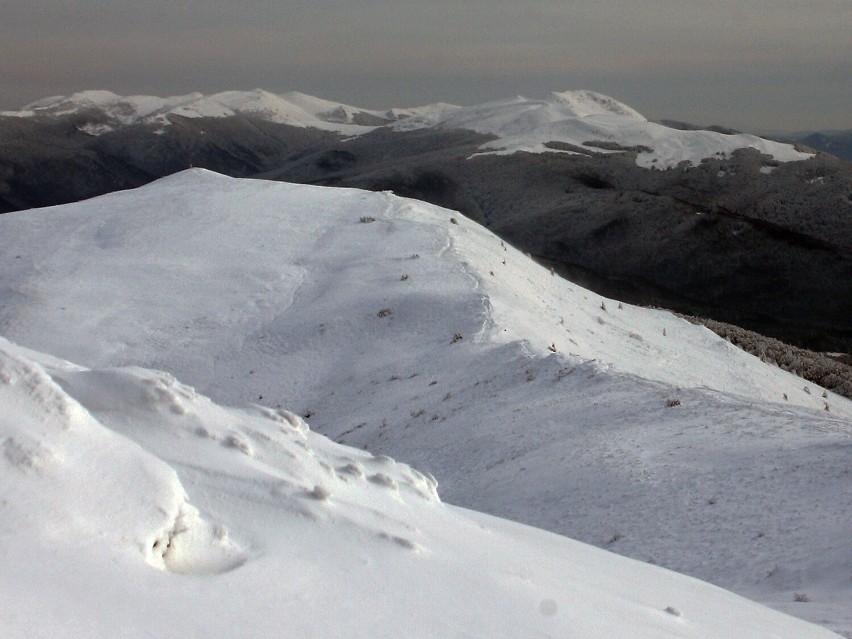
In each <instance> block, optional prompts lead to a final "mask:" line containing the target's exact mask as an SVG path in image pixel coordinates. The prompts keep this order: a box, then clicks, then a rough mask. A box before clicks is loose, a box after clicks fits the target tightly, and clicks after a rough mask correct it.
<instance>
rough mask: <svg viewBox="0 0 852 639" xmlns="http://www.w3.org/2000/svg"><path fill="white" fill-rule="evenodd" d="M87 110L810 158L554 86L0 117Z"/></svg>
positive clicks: (524, 146) (184, 103)
mask: <svg viewBox="0 0 852 639" xmlns="http://www.w3.org/2000/svg"><path fill="white" fill-rule="evenodd" d="M86 110H94V111H95V112H97V113H99V114H101V117H102V119H101V120H98V121H95V122H90V123H88V124H86V125H83V127H82V128H83V129H84V130H85V131H86V132H88V133H90V134H92V135H100V134H103V133H106V132H108V131H112V130H115V129H117V128H119V127H121V126H126V125H129V124H135V123H137V122H143V123H148V124H156V125H159V126H168V124H169V120H168V116H170V115H178V116H183V117H190V118H197V117H228V116H232V115H235V114H243V115H253V116H257V117H262V118H265V119H268V120H270V121H272V122H278V123H281V124H289V125H291V126H298V127H313V128H318V129H323V130H327V131H337V132H339V133H343V134H346V135H353V136H354V135H361V134H364V133H368V132H370V131H372V130H374V129H375V128H376V127H380V126H389V127H391V128H392V129H393V130H396V131H410V130H414V129H422V128H446V129H468V130H472V131H476V132H478V133H484V134H489V135H493V136H495V137H496V139H495V140H494V141H492V142H488V143H486V144H485V145H483V147H482V149H483V153H496V154H510V153H516V152H519V151H523V152H527V153H544V152H557V153H585V154H592V153H614V152H623V151H625V150H633V151H636V152H637V157H636V163H637V164H638V165H639V166H642V167H646V168H659V169H665V168H673V167H676V166H678V165H679V164H681V163H682V162H686V163H688V164H691V165H697V164H699V163H700V162H701V160H702V159H704V158H714V157H715V158H719V157H729V156H730V155H731V154H732V153H733V152H734V151H736V150H738V149H742V148H753V149H757V150H758V151H760V152H761V153H763V154H765V155H767V156H770V157H771V160H770V163H771V162H772V161H775V162H790V161H794V160H804V159H807V158H808V157H811V154H808V153H803V152H800V151H797V150H796V149H795V147H794V146H793V145H792V144H783V143H780V142H773V141H770V140H765V139H763V138H760V137H757V136H754V135H747V134H734V135H727V134H722V133H716V132H714V131H683V130H679V129H673V128H670V127H667V126H664V125H662V124H657V123H653V122H648V121H647V120H646V119H645V117H643V116H642V115H641V114H639V113H638V112H637V111H635V110H634V109H632V108H631V107H629V106H627V105H626V104H623V103H621V102H618V101H617V100H615V99H613V98H611V97H609V96H606V95H602V94H600V93H595V92H594V91H563V92H553V93H551V94H550V95H549V96H548V97H547V98H545V99H530V98H525V97H522V96H518V97H515V98H509V99H505V100H498V101H495V102H488V103H485V104H479V105H474V106H468V107H457V106H454V105H450V104H444V103H435V104H430V105H426V106H423V107H414V108H406V109H399V108H392V109H386V110H371V109H362V108H359V107H353V106H350V105H346V104H341V103H338V102H332V101H329V100H323V99H321V98H315V97H313V96H310V95H306V94H304V93H299V92H296V91H291V92H287V93H283V94H280V95H276V94H273V93H269V92H268V91H263V90H261V89H255V90H254V91H225V92H222V93H216V94H214V95H210V96H205V95H202V94H200V93H192V94H189V95H184V96H175V97H169V98H158V97H153V96H129V97H123V96H118V95H116V94H114V93H111V92H109V91H83V92H80V93H75V94H73V95H71V96H68V97H65V96H54V97H51V98H45V99H43V100H39V101H37V102H34V103H32V104H29V105H27V106H25V107H23V109H21V110H20V111H6V112H2V113H0V116H15V117H32V116H35V115H48V116H49V115H56V116H58V115H66V114H69V113H77V112H82V111H86ZM566 145H567V146H566ZM769 168H770V167H769V166H767V170H769Z"/></svg>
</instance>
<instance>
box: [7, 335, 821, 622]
mask: <svg viewBox="0 0 852 639" xmlns="http://www.w3.org/2000/svg"><path fill="white" fill-rule="evenodd" d="M0 441H2V442H3V443H2V455H0V513H2V518H0V540H2V543H3V548H4V552H3V553H2V558H0V562H2V570H0V602H2V609H0V629H2V634H3V636H4V637H8V638H9V639H12V638H17V637H21V638H29V637H34V636H50V637H93V636H95V637H107V636H108V637H143V636H156V637H187V636H195V637H200V636H203V637H234V636H245V637H365V638H366V637H371V638H374V637H403V636H404V637H413V638H414V637H430V638H431V637H466V638H474V637H482V638H488V639H492V638H495V637H506V638H509V637H511V638H515V637H559V638H566V637H578V638H580V637H582V638H584V639H590V638H595V637H600V638H601V639H609V638H610V637H613V636H629V637H635V638H637V639H641V638H649V639H650V638H654V639H658V638H662V637H695V638H701V639H709V638H712V637H718V638H720V639H723V638H724V639H727V638H729V637H734V636H735V637H740V638H743V639H746V638H749V637H755V638H764V637H778V638H781V637H784V638H790V639H803V638H813V639H818V638H820V637H825V638H828V637H832V636H836V635H833V634H832V633H830V632H828V631H827V630H824V629H822V628H819V627H817V626H814V625H811V624H808V623H805V622H802V621H799V620H797V619H794V618H792V617H789V616H786V615H783V614H780V613H777V612H774V611H771V610H769V609H768V608H764V607H762V606H759V605H757V604H755V603H752V602H750V601H747V600H745V599H742V598H740V597H737V596H735V595H733V594H731V593H728V592H726V591H724V590H721V589H719V588H715V587H713V586H710V585H708V584H705V583H702V582H700V581H697V580H695V579H691V578H688V577H684V576H681V575H677V574H675V573H672V572H669V571H666V570H663V569H660V568H657V567H653V566H648V565H646V564H642V563H640V562H636V561H633V560H630V559H625V558H621V557H618V556H616V555H613V554H610V553H607V552H604V551H601V550H598V549H595V548H592V547H590V546H586V545H584V544H580V543H577V542H574V541H570V540H568V539H565V538H562V537H559V536H557V535H553V534H549V533H545V532H542V531H539V530H535V529H533V528H528V527H525V526H521V525H518V524H512V523H510V522H506V521H501V520H498V519H494V518H491V517H488V516H485V515H480V514H477V513H474V512H471V511H466V510H463V509H459V508H455V507H452V506H446V505H444V504H442V503H441V502H440V500H439V498H438V495H437V492H436V490H435V488H436V486H435V482H434V480H433V479H432V478H430V477H428V476H425V475H423V474H421V473H419V472H417V471H416V470H413V469H411V468H409V467H408V466H406V465H404V464H400V463H396V462H395V461H394V460H392V459H390V458H387V457H381V456H380V457H374V456H373V455H371V454H369V453H365V452H363V451H360V450H357V449H353V448H349V447H346V446H340V445H337V444H334V443H332V442H330V441H329V440H327V439H325V438H324V437H322V436H319V435H315V434H313V433H311V432H310V431H309V430H308V428H307V427H306V425H305V423H304V422H303V421H302V420H301V419H300V418H299V417H297V416H295V415H293V414H292V413H289V412H287V411H283V410H278V411H272V410H269V409H265V408H261V407H257V406H255V407H245V408H241V409H233V408H232V409H228V408H223V407H220V406H218V405H216V404H214V403H213V402H211V401H210V400H208V399H207V398H205V397H203V396H202V395H199V394H197V393H196V392H195V391H194V390H193V389H192V388H190V387H188V386H185V385H182V384H180V383H179V382H177V381H176V380H175V379H174V378H173V377H171V376H170V375H168V374H164V373H159V372H155V371H150V370H145V369H140V368H122V369H104V370H88V369H84V368H81V367H78V366H73V365H70V364H67V363H63V362H59V361H57V360H55V359H53V358H51V357H45V356H42V355H39V354H36V353H33V352H31V351H27V350H25V349H21V348H19V347H17V346H16V345H14V344H12V343H10V342H8V341H6V340H2V339H0Z"/></svg>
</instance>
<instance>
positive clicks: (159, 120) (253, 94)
mask: <svg viewBox="0 0 852 639" xmlns="http://www.w3.org/2000/svg"><path fill="white" fill-rule="evenodd" d="M452 108H456V107H452V106H451V105H445V104H434V105H427V106H425V107H414V108H406V109H400V108H394V109H387V110H385V111H377V110H370V109H361V108H359V107H353V106H349V105H346V104H342V103H339V102H332V101H329V100H323V99H321V98H315V97H313V96H309V95H306V94H304V93H299V92H297V91H291V92H287V93H283V94H281V95H276V94H274V93H270V92H268V91H264V90H262V89H255V90H253V91H224V92H221V93H216V94H213V95H209V96H206V95H203V94H201V93H197V92H196V93H190V94H187V95H180V96H172V97H167V98H159V97H155V96H144V95H135V96H120V95H116V94H115V93H112V92H111V91H103V90H91V91H81V92H79V93H75V94H73V95H70V96H67V97H66V96H54V97H51V98H45V99H43V100H39V101H37V102H33V103H31V104H28V105H26V106H24V107H23V108H22V109H21V110H20V111H4V112H2V113H0V115H2V116H6V117H33V116H37V115H50V116H60V115H67V114H70V113H77V112H80V111H84V110H89V109H94V110H97V111H100V112H101V113H102V114H103V115H104V116H105V117H106V121H97V122H94V123H89V124H85V125H82V130H84V131H85V132H87V133H89V134H90V135H102V134H104V133H108V132H110V131H114V130H116V129H118V128H120V127H122V126H128V125H131V124H137V123H143V124H153V125H157V126H160V127H163V126H168V125H169V123H170V122H169V119H168V118H169V116H173V115H174V116H180V117H186V118H201V117H209V118H222V117H229V116H233V115H236V114H244V115H253V116H257V117H261V118H264V119H266V120H269V121H271V122H277V123H280V124H288V125H290V126H297V127H312V128H317V129H322V130H326V131H336V132H338V133H343V134H346V135H361V134H363V133H368V132H370V131H372V130H373V129H375V128H376V127H375V126H365V125H362V124H358V123H357V116H358V115H359V114H364V115H367V116H372V117H374V118H378V119H379V120H387V121H392V120H396V119H399V118H406V117H410V116H414V115H421V114H430V115H433V116H434V115H435V114H437V113H440V112H443V111H444V110H447V109H452Z"/></svg>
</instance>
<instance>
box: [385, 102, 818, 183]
mask: <svg viewBox="0 0 852 639" xmlns="http://www.w3.org/2000/svg"><path fill="white" fill-rule="evenodd" d="M392 126H394V127H395V128H397V129H411V128H416V127H424V128H425V127H446V128H461V129H471V130H474V131H477V132H479V133H485V134H491V135H495V136H497V139H496V140H494V141H492V142H488V143H487V144H485V145H484V146H483V149H484V150H485V152H490V153H496V154H501V155H505V154H510V153H517V152H519V151H523V152H526V153H546V152H550V153H553V152H558V153H584V152H585V153H588V154H592V153H616V152H624V151H625V150H629V151H634V152H636V153H637V158H636V163H637V164H638V165H639V166H643V167H646V168H658V169H666V168H673V167H675V166H678V165H679V164H681V163H683V162H685V163H687V164H690V165H697V164H699V163H700V162H701V160H702V159H704V158H711V157H727V156H730V154H731V153H733V152H734V151H736V150H737V149H742V148H754V149H757V150H758V151H760V152H761V153H764V154H766V155H769V156H771V157H772V158H773V159H774V160H775V161H778V162H789V161H794V160H804V159H806V158H808V157H810V155H809V154H807V153H802V152H799V151H796V149H795V148H794V147H793V145H790V144H781V143H779V142H772V141H769V140H765V139H763V138H759V137H757V136H754V135H748V134H737V135H725V134H721V133H716V132H714V131H682V130H678V129H672V128H669V127H666V126H663V125H661V124H656V123H653V122H649V121H648V120H647V119H646V118H645V117H644V116H642V115H641V114H640V113H638V112H637V111H635V110H634V109H632V108H630V107H629V106H627V105H625V104H622V103H621V102H618V101H617V100H614V99H613V98H610V97H608V96H605V95H602V94H599V93H595V92H593V91H566V92H563V93H551V94H550V95H549V96H548V97H547V98H545V99H543V100H536V99H529V98H525V97H521V96H519V97H516V98H511V99H508V100H500V101H496V102H489V103H486V104H481V105H475V106H470V107H463V108H461V109H458V110H455V111H451V112H444V113H438V114H436V115H435V116H432V117H419V118H411V119H409V120H405V121H401V122H399V123H396V124H394V125H392ZM566 145H568V147H566ZM584 149H587V151H584Z"/></svg>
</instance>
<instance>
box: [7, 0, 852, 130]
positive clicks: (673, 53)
mask: <svg viewBox="0 0 852 639" xmlns="http://www.w3.org/2000/svg"><path fill="white" fill-rule="evenodd" d="M5 4H6V5H9V0H6V3H5ZM850 24H852V3H850V2H849V1H848V0H817V1H815V0H751V1H750V2H748V3H743V2H741V1H736V2H735V1H734V0H716V1H715V2H704V1H692V0H632V1H627V0H609V1H607V0H598V1H597V2H592V1H586V0H574V1H570V0H562V1H561V2H551V1H549V0H544V1H540V2H537V3H535V4H534V5H532V6H524V5H522V4H520V3H517V2H509V1H502V0H462V1H458V0H456V1H453V2H450V1H449V0H436V1H434V2H429V3H423V2H411V1H408V0H397V1H395V2H389V1H387V0H376V1H370V2H367V1H366V0H352V1H348V2H344V1H343V0H316V1H313V2H307V1H302V2H299V1H293V0H279V1H276V2H273V1H270V0H247V1H245V2H241V3H235V2H232V1H230V2H225V1H222V0H208V1H202V0H172V1H171V2H166V1H164V0H156V1H153V2H145V3H138V2H129V1H128V0H112V1H110V2H106V1H104V0H62V1H60V0H31V1H26V2H25V1H24V0H11V5H10V6H4V8H3V20H2V23H0V56H2V60H3V64H2V65H0V108H15V107H18V106H20V105H22V104H23V103H25V102H28V101H30V100H34V99H37V98H40V97H44V96H45V95H53V94H67V93H70V92H73V91H76V90H80V89H84V88H109V89H111V90H114V91H116V92H119V93H156V94H167V93H168V94H174V93H186V92H189V91H193V90H200V91H204V92H211V91H217V90H223V89H232V88H237V89H249V88H254V87H263V88H267V89H269V90H273V91H280V90H289V89H297V90H301V91H305V92H308V93H314V94H317V95H320V96H323V97H328V98H330V99H339V100H344V101H348V102H352V103H355V104H360V105H363V106H369V107H380V106H390V105H407V104H415V103H422V102H424V101H436V100H444V101H451V102H459V103H474V102H479V101H483V100H487V99H493V98H498V97H502V96H506V95H513V94H516V93H527V94H534V95H536V94H543V93H546V92H547V91H550V90H564V89H572V88H591V89H595V90H598V91H601V92H604V93H608V94H610V95H613V96H614V97H616V98H619V99H621V100H623V101H625V102H627V103H629V104H631V105H632V106H634V107H636V108H637V109H639V110H640V111H642V112H643V113H645V114H646V115H648V116H649V117H677V118H681V119H686V120H693V121H696V122H700V123H710V122H719V123H724V124H728V125H731V126H738V127H742V128H749V129H783V128H822V127H838V128H840V127H849V126H852V122H850V116H849V109H848V105H849V104H850V103H852V89H850V84H852V83H850V82H849V81H848V77H849V76H850V70H852V42H850V38H849V35H848V27H849V25H850Z"/></svg>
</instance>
